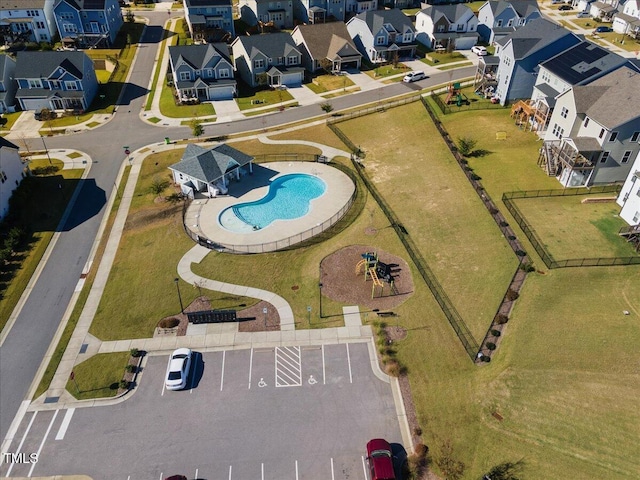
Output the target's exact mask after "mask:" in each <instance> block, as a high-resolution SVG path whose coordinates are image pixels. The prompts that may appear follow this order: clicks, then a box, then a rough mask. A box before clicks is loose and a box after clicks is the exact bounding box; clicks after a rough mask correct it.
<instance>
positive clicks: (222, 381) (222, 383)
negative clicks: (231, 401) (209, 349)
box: [220, 350, 227, 391]
mask: <svg viewBox="0 0 640 480" xmlns="http://www.w3.org/2000/svg"><path fill="white" fill-rule="evenodd" d="M226 353H227V351H226V350H223V351H222V375H220V391H222V386H223V385H224V360H225V358H226V356H227V355H226Z"/></svg>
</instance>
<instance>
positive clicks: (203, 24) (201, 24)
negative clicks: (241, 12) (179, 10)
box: [183, 0, 236, 43]
mask: <svg viewBox="0 0 640 480" xmlns="http://www.w3.org/2000/svg"><path fill="white" fill-rule="evenodd" d="M183 6H184V17H185V19H186V20H187V25H188V26H189V33H190V34H191V38H193V41H194V42H199V41H206V42H212V43H214V42H229V41H231V40H232V39H233V38H234V37H235V36H236V33H235V30H234V28H233V6H232V3H231V0H183Z"/></svg>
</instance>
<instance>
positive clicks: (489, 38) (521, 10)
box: [478, 0, 542, 44]
mask: <svg viewBox="0 0 640 480" xmlns="http://www.w3.org/2000/svg"><path fill="white" fill-rule="evenodd" d="M540 17H542V14H541V13H540V10H539V9H538V3H537V2H536V0H511V1H506V0H489V1H488V2H486V3H484V4H483V5H482V6H481V7H480V9H479V10H478V33H479V34H480V36H481V38H482V40H483V41H485V42H487V43H491V44H493V43H494V42H497V41H498V40H500V39H501V38H503V37H505V36H506V35H509V34H511V33H513V32H514V31H515V30H517V29H518V28H521V27H523V26H525V25H526V24H527V23H528V22H530V21H531V20H535V19H536V18H540Z"/></svg>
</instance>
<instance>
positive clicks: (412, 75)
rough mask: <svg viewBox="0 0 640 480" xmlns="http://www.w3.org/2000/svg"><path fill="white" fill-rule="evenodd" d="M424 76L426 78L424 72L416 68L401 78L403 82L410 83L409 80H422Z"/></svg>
mask: <svg viewBox="0 0 640 480" xmlns="http://www.w3.org/2000/svg"><path fill="white" fill-rule="evenodd" d="M425 78H427V76H426V75H425V74H424V72H422V71H420V70H417V71H415V72H409V73H407V74H406V75H405V76H404V78H403V79H402V81H403V82H405V83H411V82H417V81H418V80H424V79H425Z"/></svg>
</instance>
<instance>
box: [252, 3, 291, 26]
mask: <svg viewBox="0 0 640 480" xmlns="http://www.w3.org/2000/svg"><path fill="white" fill-rule="evenodd" d="M240 18H242V20H243V21H244V22H245V23H246V24H247V25H252V26H253V25H269V26H274V27H276V28H278V29H284V28H286V29H289V28H293V0H240Z"/></svg>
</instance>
